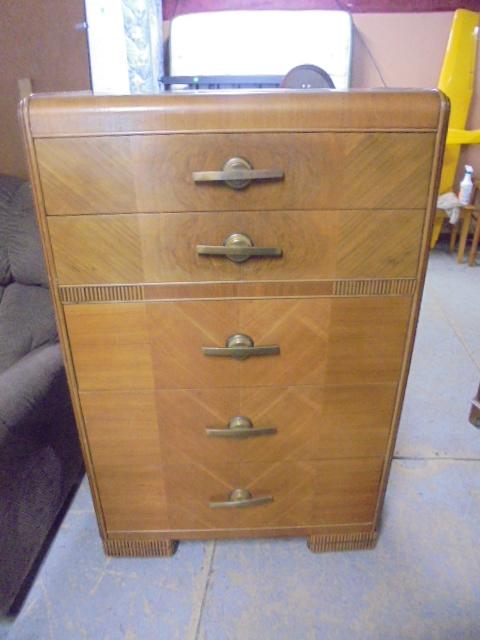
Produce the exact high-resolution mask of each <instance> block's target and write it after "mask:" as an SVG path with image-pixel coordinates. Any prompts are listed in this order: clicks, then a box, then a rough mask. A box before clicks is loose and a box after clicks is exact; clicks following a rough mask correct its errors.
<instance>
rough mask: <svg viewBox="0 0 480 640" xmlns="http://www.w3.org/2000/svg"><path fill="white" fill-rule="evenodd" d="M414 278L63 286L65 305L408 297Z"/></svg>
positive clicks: (61, 291) (62, 299) (62, 296)
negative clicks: (200, 300) (158, 301)
mask: <svg viewBox="0 0 480 640" xmlns="http://www.w3.org/2000/svg"><path fill="white" fill-rule="evenodd" d="M415 282H416V281H415V279H414V278H396V279H393V280H375V279H371V280H369V279H366V280H303V281H302V280H301V281H284V282H269V281H264V282H216V283H205V282H198V283H196V282H192V283H159V284H115V285H101V284H99V285H63V286H60V287H59V293H60V299H61V301H62V302H63V303H64V304H83V303H92V302H136V301H141V300H148V301H153V300H190V299H192V300H193V299H203V300H207V299H223V298H225V299H230V298H271V297H274V298H305V297H307V298H309V297H337V296H343V297H345V296H405V295H408V296H411V295H413V293H414V291H415Z"/></svg>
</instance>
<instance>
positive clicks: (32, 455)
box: [0, 176, 82, 614]
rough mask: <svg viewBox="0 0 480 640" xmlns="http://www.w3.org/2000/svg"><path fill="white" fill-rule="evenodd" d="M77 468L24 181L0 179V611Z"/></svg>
mask: <svg viewBox="0 0 480 640" xmlns="http://www.w3.org/2000/svg"><path fill="white" fill-rule="evenodd" d="M81 473H82V462H81V454H80V448H79V443H78V439H77V434H76V430H75V424H74V418H73V414H72V409H71V404H70V399H69V395H68V389H67V383H66V378H65V371H64V368H63V361H62V356H61V352H60V347H59V344H58V341H57V333H56V328H55V319H54V314H53V308H52V303H51V300H50V292H49V290H48V281H47V276H46V272H45V267H44V261H43V256H42V252H41V248H40V241H39V235H38V230H37V227H36V221H35V218H34V213H33V204H32V195H31V191H30V185H29V184H28V183H26V182H24V181H22V180H20V179H18V178H14V177H11V176H0V614H5V613H6V612H7V611H8V610H9V609H10V608H11V606H12V603H13V602H14V600H15V598H16V597H17V594H18V593H19V591H20V590H21V587H22V584H23V583H24V581H25V578H26V577H27V575H28V574H29V572H30V570H31V567H32V566H33V564H34V562H35V560H36V559H37V556H38V554H39V551H40V550H41V549H42V547H43V546H44V543H45V540H46V538H47V536H48V534H49V532H50V531H51V529H52V525H53V524H54V522H55V520H56V518H57V515H58V514H59V512H60V510H61V508H62V506H63V504H64V503H65V500H66V498H67V496H68V495H69V493H70V492H71V491H72V488H73V487H74V485H75V484H76V483H77V482H78V481H79V479H80V476H81Z"/></svg>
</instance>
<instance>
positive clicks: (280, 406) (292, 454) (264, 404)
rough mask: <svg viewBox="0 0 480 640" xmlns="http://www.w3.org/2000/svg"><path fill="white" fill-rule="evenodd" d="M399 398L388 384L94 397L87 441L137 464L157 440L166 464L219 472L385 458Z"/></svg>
mask: <svg viewBox="0 0 480 640" xmlns="http://www.w3.org/2000/svg"><path fill="white" fill-rule="evenodd" d="M395 396H396V385H394V384H389V385H384V384H383V385H361V386H360V385H359V386H354V387H350V386H345V387H328V388H318V387H287V388H274V389H272V388H265V387H259V388H246V389H187V390H172V391H155V392H153V391H138V392H130V393H122V392H108V391H99V392H95V391H90V392H83V393H82V394H81V402H82V409H83V415H84V418H85V423H86V428H87V433H88V437H89V440H90V441H95V442H97V441H98V442H103V443H104V445H105V446H110V449H111V450H112V451H113V450H115V448H116V447H118V446H119V443H123V446H125V448H126V450H129V449H131V450H132V455H131V457H130V460H131V462H132V464H133V463H134V458H135V455H138V453H139V449H138V447H139V446H140V447H141V446H142V445H143V443H148V446H149V447H150V449H149V450H148V451H147V452H143V453H142V455H145V453H147V458H148V455H150V452H151V450H152V447H153V449H154V447H155V443H156V439H157V438H158V441H159V443H160V447H161V449H162V451H164V452H167V457H166V459H167V460H168V459H175V460H178V461H180V460H183V461H184V462H185V463H186V464H187V463H188V464H189V463H198V462H203V463H208V464H209V465H215V464H216V463H217V462H218V461H224V462H232V463H235V462H275V461H278V462H280V461H288V460H290V461H308V460H320V459H333V458H357V457H372V456H379V457H380V456H383V455H384V453H385V448H386V443H387V439H388V434H389V432H390V425H391V420H392V413H393V407H394V402H395ZM139 411H141V414H140V416H139V415H138V414H139ZM237 416H241V417H243V420H238V419H237V420H235V417H237ZM229 424H230V425H231V428H228V426H229ZM242 425H243V428H242ZM235 427H236V428H235ZM137 440H138V441H139V442H140V445H137V444H136V442H137ZM109 442H110V445H108V443H109ZM152 442H153V445H152ZM142 451H143V449H142ZM150 463H151V461H150ZM146 464H147V462H146Z"/></svg>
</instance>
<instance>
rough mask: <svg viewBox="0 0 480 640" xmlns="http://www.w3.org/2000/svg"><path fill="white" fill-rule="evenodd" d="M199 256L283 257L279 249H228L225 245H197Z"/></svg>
mask: <svg viewBox="0 0 480 640" xmlns="http://www.w3.org/2000/svg"><path fill="white" fill-rule="evenodd" d="M197 253H198V255H199V256H227V257H228V258H230V257H232V256H233V257H240V258H250V257H251V256H281V255H282V250H281V249H279V248H278V247H226V246H225V245H213V244H212V245H210V244H197Z"/></svg>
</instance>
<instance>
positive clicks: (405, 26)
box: [352, 12, 480, 181]
mask: <svg viewBox="0 0 480 640" xmlns="http://www.w3.org/2000/svg"><path fill="white" fill-rule="evenodd" d="M452 18H453V12H445V13H416V14H356V15H355V16H354V25H355V30H356V33H355V37H354V50H353V66H352V86H354V87H380V86H383V83H382V81H381V78H380V74H381V75H382V77H383V80H384V81H385V84H386V85H387V86H388V87H435V86H436V85H437V81H438V77H439V75H440V69H441V66H442V63H443V56H444V55H445V49H446V46H447V41H448V35H449V32H450V26H451V23H452ZM370 54H371V55H370ZM372 58H373V59H374V60H375V62H376V65H377V67H378V71H377V69H376V68H375V65H374V63H373V61H372ZM476 71H477V72H476V79H475V92H474V95H473V97H472V102H471V108H470V117H469V122H468V125H467V128H471V129H474V128H480V99H479V98H480V59H479V60H478V61H477V70H476ZM465 162H469V163H471V164H473V166H474V168H475V169H476V176H477V177H478V178H480V146H479V145H472V146H468V147H465V148H464V151H463V154H462V156H461V158H460V163H459V169H458V174H459V175H460V174H462V175H463V164H465ZM457 181H458V179H457Z"/></svg>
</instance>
